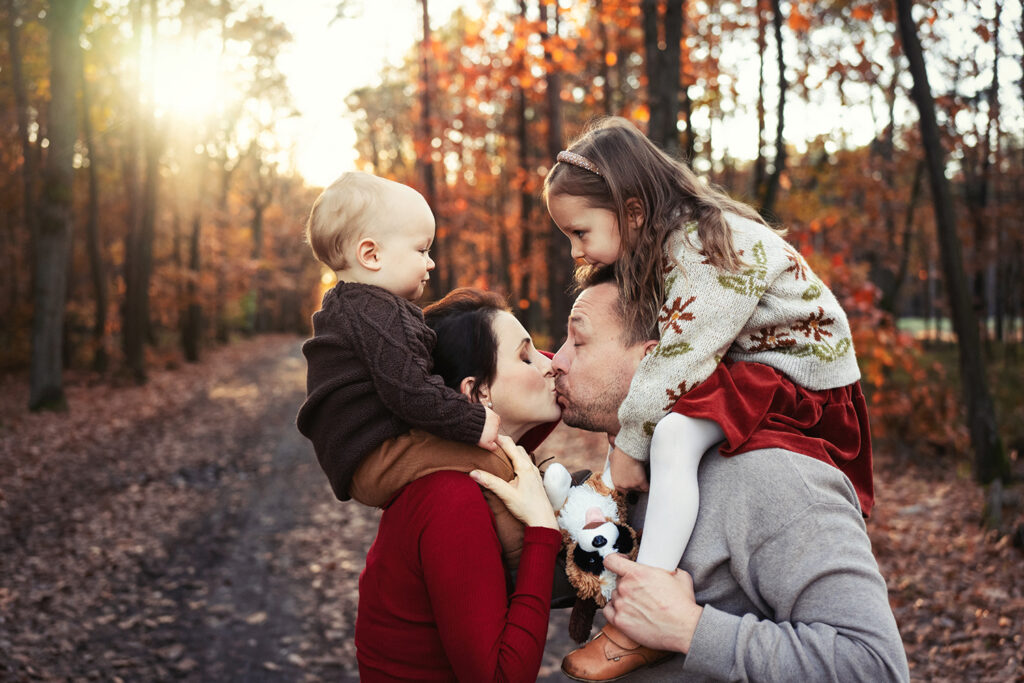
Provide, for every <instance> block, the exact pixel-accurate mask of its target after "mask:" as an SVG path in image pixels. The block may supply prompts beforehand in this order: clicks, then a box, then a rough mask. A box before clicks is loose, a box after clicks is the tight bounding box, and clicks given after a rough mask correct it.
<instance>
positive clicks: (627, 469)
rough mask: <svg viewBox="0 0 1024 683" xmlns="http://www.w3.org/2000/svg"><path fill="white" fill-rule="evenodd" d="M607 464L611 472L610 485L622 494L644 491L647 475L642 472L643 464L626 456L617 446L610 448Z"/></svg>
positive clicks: (646, 487)
mask: <svg viewBox="0 0 1024 683" xmlns="http://www.w3.org/2000/svg"><path fill="white" fill-rule="evenodd" d="M608 463H609V466H610V467H611V471H612V483H613V484H615V488H616V490H618V491H621V492H622V493H629V492H630V491H646V490H647V489H648V488H649V486H648V483H647V473H646V472H644V464H643V463H642V462H640V461H639V460H636V459H635V458H631V457H629V456H628V455H626V452H625V451H623V450H622V449H620V448H619V447H618V446H616V447H614V448H612V452H611V453H609V454H608Z"/></svg>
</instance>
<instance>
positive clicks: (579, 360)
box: [551, 282, 657, 434]
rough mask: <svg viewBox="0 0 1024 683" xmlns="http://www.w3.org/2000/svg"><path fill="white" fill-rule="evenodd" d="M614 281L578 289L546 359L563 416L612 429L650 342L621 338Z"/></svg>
mask: <svg viewBox="0 0 1024 683" xmlns="http://www.w3.org/2000/svg"><path fill="white" fill-rule="evenodd" d="M618 297H619V294H618V291H617V290H616V288H615V284H614V283H610V282H609V283H604V284H600V285H596V286H594V287H590V288H588V289H585V290H583V292H582V293H581V294H580V295H579V297H577V298H576V302H575V303H574V304H573V306H572V311H571V312H570V313H569V328H568V335H567V337H566V339H565V343H564V344H562V348H560V349H559V350H558V352H557V353H556V354H555V356H554V358H552V359H551V369H552V370H553V371H554V372H555V391H557V392H558V403H559V405H561V406H562V421H563V422H565V423H566V424H567V425H569V426H570V427H579V428H581V429H586V430H588V431H593V432H608V433H609V434H617V433H618V431H619V405H620V404H621V403H622V400H623V399H624V398H626V394H627V393H628V392H629V384H630V382H632V381H633V373H635V372H636V368H637V365H638V364H639V363H640V360H641V359H642V358H643V357H644V353H645V352H646V350H647V348H648V347H649V346H653V345H654V344H656V343H657V342H656V341H653V342H650V343H640V344H635V345H633V346H626V345H624V343H623V341H622V340H623V337H624V334H623V328H622V320H621V319H620V316H619V315H618V313H617V311H616V306H617V304H618Z"/></svg>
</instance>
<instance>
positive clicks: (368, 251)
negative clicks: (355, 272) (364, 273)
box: [356, 237, 383, 271]
mask: <svg viewBox="0 0 1024 683" xmlns="http://www.w3.org/2000/svg"><path fill="white" fill-rule="evenodd" d="M356 261H357V262H358V263H359V265H361V266H362V267H363V268H366V269H367V270H373V271H378V270H380V269H381V266H382V265H383V263H382V254H381V249H380V244H378V243H377V240H374V239H371V238H369V237H364V238H362V239H361V240H359V244H357V245H356Z"/></svg>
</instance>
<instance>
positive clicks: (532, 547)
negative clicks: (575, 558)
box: [355, 471, 562, 683]
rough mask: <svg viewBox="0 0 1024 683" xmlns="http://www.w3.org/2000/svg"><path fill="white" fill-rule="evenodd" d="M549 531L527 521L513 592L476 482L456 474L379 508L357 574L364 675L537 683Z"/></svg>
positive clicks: (553, 544) (417, 484) (550, 559)
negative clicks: (374, 530)
mask: <svg viewBox="0 0 1024 683" xmlns="http://www.w3.org/2000/svg"><path fill="white" fill-rule="evenodd" d="M561 544H562V536H561V534H560V533H559V532H558V531H556V530H554V529H545V528H538V527H527V528H526V530H525V538H524V542H523V553H522V557H521V559H520V563H519V572H518V575H517V579H516V587H515V592H514V593H513V594H512V596H511V597H510V596H509V595H508V593H507V591H506V587H505V570H504V568H503V566H502V562H501V547H500V545H499V543H498V537H497V535H496V533H495V531H494V526H493V521H492V517H491V512H490V509H489V508H488V506H487V503H486V502H485V501H484V497H483V494H482V492H481V491H480V488H479V487H478V486H477V485H476V484H475V483H474V482H473V480H472V479H470V478H469V477H468V476H467V475H465V474H462V473H459V472H450V471H444V472H436V473H434V474H430V475H428V476H425V477H422V478H420V479H417V480H416V481H414V482H412V483H410V484H408V485H407V486H405V487H404V488H403V489H402V490H401V491H400V492H399V493H398V494H396V496H395V497H394V498H393V499H392V500H391V502H389V503H388V504H387V505H386V506H385V510H384V514H383V515H382V517H381V521H380V527H379V529H378V531H377V538H376V539H375V540H374V542H373V546H372V547H371V548H370V551H369V553H368V554H367V557H366V569H364V570H363V573H362V575H360V577H359V610H358V615H357V617H356V633H355V642H356V654H357V658H358V661H359V675H360V680H362V681H364V682H367V683H370V682H374V681H456V680H459V681H491V680H494V681H499V680H500V681H535V680H536V678H537V672H538V671H539V669H540V663H541V656H542V655H543V653H544V643H545V640H546V637H547V628H548V615H549V604H550V601H551V583H552V575H553V573H554V564H555V555H556V554H557V553H558V550H559V548H560V547H561Z"/></svg>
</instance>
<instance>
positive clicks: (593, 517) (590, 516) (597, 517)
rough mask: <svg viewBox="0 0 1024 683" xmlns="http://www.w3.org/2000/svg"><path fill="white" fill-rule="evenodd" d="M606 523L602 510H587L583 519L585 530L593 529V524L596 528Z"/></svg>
mask: <svg viewBox="0 0 1024 683" xmlns="http://www.w3.org/2000/svg"><path fill="white" fill-rule="evenodd" d="M604 522H605V519H604V513H603V512H601V508H599V507H592V508H590V509H588V510H587V512H586V514H585V515H584V517H583V528H584V529H592V528H593V527H592V526H591V524H593V525H594V526H600V525H602V524H604Z"/></svg>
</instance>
